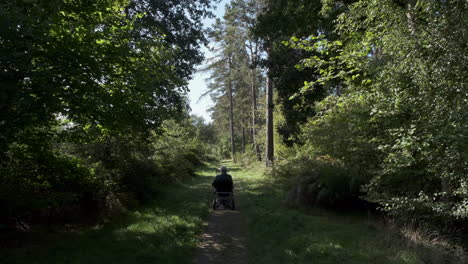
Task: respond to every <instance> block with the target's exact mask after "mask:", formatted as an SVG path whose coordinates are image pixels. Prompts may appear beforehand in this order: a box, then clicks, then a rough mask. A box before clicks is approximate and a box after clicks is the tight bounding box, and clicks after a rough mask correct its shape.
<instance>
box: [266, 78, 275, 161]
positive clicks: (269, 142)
mask: <svg viewBox="0 0 468 264" xmlns="http://www.w3.org/2000/svg"><path fill="white" fill-rule="evenodd" d="M266 108H267V109H266V155H265V162H266V166H267V167H270V166H273V159H274V150H275V149H274V141H273V83H272V81H271V78H270V72H269V71H268V73H267V79H266Z"/></svg>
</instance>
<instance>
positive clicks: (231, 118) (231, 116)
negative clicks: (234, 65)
mask: <svg viewBox="0 0 468 264" xmlns="http://www.w3.org/2000/svg"><path fill="white" fill-rule="evenodd" d="M230 72H231V57H229V73H230ZM229 78H230V76H229ZM228 96H229V132H230V135H231V157H232V161H233V162H236V156H235V154H236V148H235V145H234V114H233V99H232V81H231V79H229V82H228Z"/></svg>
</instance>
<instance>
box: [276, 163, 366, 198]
mask: <svg viewBox="0 0 468 264" xmlns="http://www.w3.org/2000/svg"><path fill="white" fill-rule="evenodd" d="M276 177H277V179H279V180H285V181H286V182H287V186H288V188H289V192H288V194H287V197H286V199H287V203H288V204H289V205H290V206H298V205H307V206H310V205H318V206H326V207H345V206H358V205H362V203H363V201H361V200H360V199H359V196H360V194H361V193H360V188H361V186H362V185H363V184H364V181H363V180H362V177H361V175H359V174H358V173H357V172H356V171H355V170H353V169H349V168H345V167H344V166H343V165H342V164H340V162H338V161H336V160H334V159H331V158H330V157H318V158H316V159H312V158H311V157H308V156H299V157H296V158H294V159H289V160H288V161H286V162H284V163H282V164H280V165H279V166H278V167H277V171H276Z"/></svg>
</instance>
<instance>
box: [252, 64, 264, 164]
mask: <svg viewBox="0 0 468 264" xmlns="http://www.w3.org/2000/svg"><path fill="white" fill-rule="evenodd" d="M253 67H254V66H253V65H252V66H251V68H250V74H251V75H252V80H251V85H250V86H251V87H250V90H251V96H252V98H251V102H252V143H253V146H254V149H255V155H257V160H258V161H262V155H261V153H260V147H259V146H258V144H257V131H256V127H257V89H256V87H255V75H256V71H255V69H254V68H253Z"/></svg>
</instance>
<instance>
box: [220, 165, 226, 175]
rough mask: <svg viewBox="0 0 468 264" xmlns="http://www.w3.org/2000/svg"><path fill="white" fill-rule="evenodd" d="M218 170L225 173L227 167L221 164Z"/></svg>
mask: <svg viewBox="0 0 468 264" xmlns="http://www.w3.org/2000/svg"><path fill="white" fill-rule="evenodd" d="M219 170H220V171H221V173H226V172H227V168H226V167H224V166H222V167H221V168H219Z"/></svg>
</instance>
